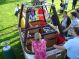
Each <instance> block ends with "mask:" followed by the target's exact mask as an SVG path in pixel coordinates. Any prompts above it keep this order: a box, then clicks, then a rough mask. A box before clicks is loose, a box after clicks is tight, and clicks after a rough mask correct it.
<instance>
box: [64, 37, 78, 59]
mask: <svg viewBox="0 0 79 59" xmlns="http://www.w3.org/2000/svg"><path fill="white" fill-rule="evenodd" d="M64 47H65V48H66V49H67V56H68V57H69V58H70V59H79V37H75V38H73V39H70V40H69V41H67V42H66V43H65V44H64Z"/></svg>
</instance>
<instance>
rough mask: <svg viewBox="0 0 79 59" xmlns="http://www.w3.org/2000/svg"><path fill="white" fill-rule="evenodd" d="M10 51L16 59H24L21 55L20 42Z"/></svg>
mask: <svg viewBox="0 0 79 59" xmlns="http://www.w3.org/2000/svg"><path fill="white" fill-rule="evenodd" d="M12 49H13V51H14V53H15V55H16V59H24V54H23V51H22V47H21V43H20V42H19V43H18V44H16V45H15V46H13V47H12Z"/></svg>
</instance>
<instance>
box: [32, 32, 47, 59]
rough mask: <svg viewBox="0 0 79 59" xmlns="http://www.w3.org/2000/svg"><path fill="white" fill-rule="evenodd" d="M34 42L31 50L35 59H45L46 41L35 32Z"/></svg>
mask: <svg viewBox="0 0 79 59" xmlns="http://www.w3.org/2000/svg"><path fill="white" fill-rule="evenodd" d="M34 38H35V41H33V42H32V50H34V52H35V59H46V41H45V39H42V38H41V34H40V33H38V32H36V33H35V35H34Z"/></svg>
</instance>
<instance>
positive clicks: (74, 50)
mask: <svg viewBox="0 0 79 59" xmlns="http://www.w3.org/2000/svg"><path fill="white" fill-rule="evenodd" d="M73 35H74V38H73V39H70V40H69V41H67V42H66V43H65V44H64V45H63V46H58V45H54V46H53V47H54V48H57V49H61V50H65V49H66V50H67V56H68V57H69V59H79V27H74V30H73Z"/></svg>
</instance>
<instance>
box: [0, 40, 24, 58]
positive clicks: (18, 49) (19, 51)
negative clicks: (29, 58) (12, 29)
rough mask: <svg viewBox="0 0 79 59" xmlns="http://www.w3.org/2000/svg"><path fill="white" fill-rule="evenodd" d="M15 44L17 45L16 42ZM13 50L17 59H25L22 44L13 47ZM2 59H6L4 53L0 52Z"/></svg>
mask: <svg viewBox="0 0 79 59" xmlns="http://www.w3.org/2000/svg"><path fill="white" fill-rule="evenodd" d="M14 43H16V41H15V42H14ZM12 50H13V52H14V54H15V57H16V59H24V54H23V51H22V47H21V44H20V42H18V43H17V44H16V45H14V46H12ZM0 59H4V56H3V51H1V52H0Z"/></svg>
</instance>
